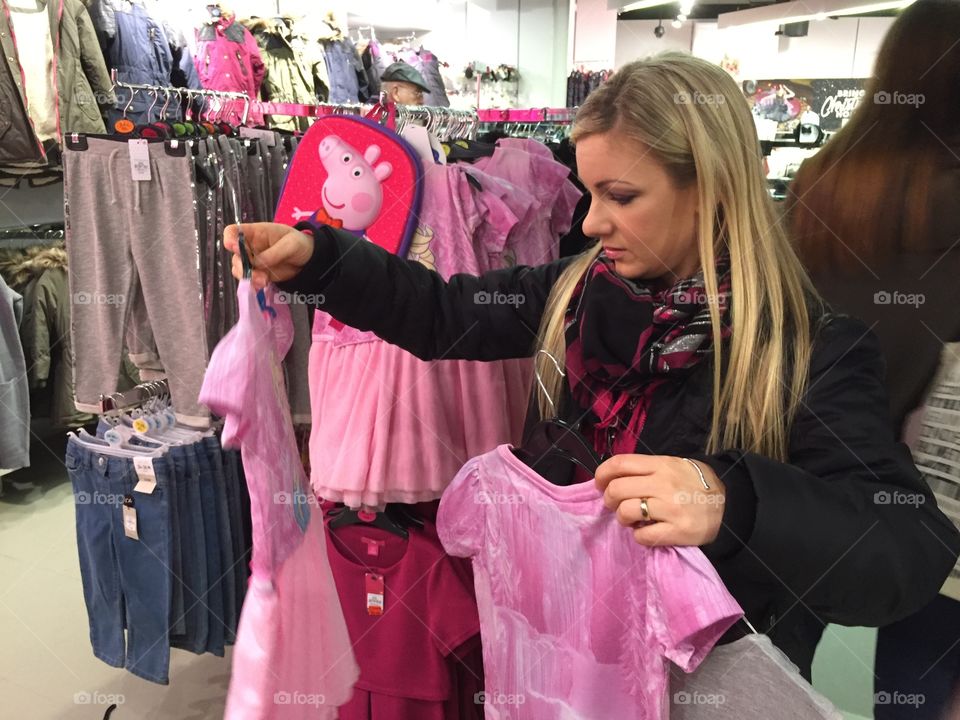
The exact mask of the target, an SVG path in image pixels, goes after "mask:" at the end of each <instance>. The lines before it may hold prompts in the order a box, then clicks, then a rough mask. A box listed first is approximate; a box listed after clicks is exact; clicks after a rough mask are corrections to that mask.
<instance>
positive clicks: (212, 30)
mask: <svg viewBox="0 0 960 720" xmlns="http://www.w3.org/2000/svg"><path fill="white" fill-rule="evenodd" d="M194 61H195V63H196V66H197V73H198V74H199V76H200V82H201V84H202V85H203V87H204V88H206V89H207V90H221V91H224V92H239V93H243V94H245V95H246V96H247V97H249V98H250V99H251V100H257V99H258V98H259V97H260V85H261V84H262V83H263V76H264V64H263V59H262V57H261V56H260V48H259V47H258V46H257V41H256V40H254V38H253V35H251V34H250V31H249V30H247V29H246V28H245V27H244V26H243V25H241V24H240V23H238V22H235V21H234V18H232V17H229V18H223V19H221V20H220V22H218V23H216V24H210V23H207V24H205V25H203V27H201V28H200V29H199V30H198V31H197V54H196V57H195V58H194ZM241 113H242V109H237V110H230V111H228V112H227V113H225V117H224V119H225V120H226V121H227V122H229V123H232V124H234V125H241V124H243V123H241V122H240V121H241V117H240V115H241ZM247 124H250V125H263V114H262V113H261V112H260V111H259V109H257V108H256V107H251V108H250V113H249V115H248V117H247Z"/></svg>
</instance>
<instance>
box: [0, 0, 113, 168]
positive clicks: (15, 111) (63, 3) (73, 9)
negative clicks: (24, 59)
mask: <svg viewBox="0 0 960 720" xmlns="http://www.w3.org/2000/svg"><path fill="white" fill-rule="evenodd" d="M47 12H48V14H49V17H50V37H51V39H52V41H53V51H54V56H55V58H56V67H57V69H56V78H55V79H54V82H55V87H56V95H57V104H58V107H57V111H58V113H59V118H60V131H61V133H67V132H81V133H102V132H104V124H103V118H102V117H101V115H100V113H101V108H107V107H109V106H110V105H112V104H113V102H114V100H115V97H114V94H113V90H112V87H113V86H112V83H111V82H110V75H109V73H108V72H107V67H106V65H105V64H104V62H103V55H102V54H101V52H100V46H99V45H98V44H97V36H96V32H95V31H94V27H93V23H92V22H91V20H90V15H89V14H88V13H87V8H86V7H85V5H84V3H83V2H81V0H47ZM11 25H12V23H11V20H10V11H9V8H8V7H7V3H6V1H5V0H0V48H2V50H3V57H4V58H5V62H0V163H14V162H36V161H41V160H44V159H45V152H44V151H43V148H42V146H41V144H40V141H39V139H38V138H37V136H36V133H35V132H34V130H33V126H32V124H31V122H30V120H29V116H28V115H27V110H26V108H27V100H26V90H25V85H24V83H26V82H30V78H25V77H24V76H23V73H22V70H21V67H20V62H19V60H18V59H17V58H18V55H17V42H18V40H17V39H16V38H15V37H14V34H13V32H11ZM19 42H29V39H27V40H24V39H23V38H20V39H19Z"/></svg>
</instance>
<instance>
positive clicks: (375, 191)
mask: <svg viewBox="0 0 960 720" xmlns="http://www.w3.org/2000/svg"><path fill="white" fill-rule="evenodd" d="M379 157H380V146H379V145H371V146H370V147H368V148H367V149H366V152H364V153H363V154H362V155H361V154H360V153H359V152H358V151H357V150H356V149H354V148H353V147H352V146H350V145H348V144H347V143H345V142H344V141H343V140H341V139H340V138H339V137H337V136H336V135H329V136H327V137H325V138H324V139H323V141H322V142H321V143H320V162H321V163H323V167H324V169H325V170H326V171H327V180H326V182H325V183H324V184H323V207H324V209H325V210H326V211H327V213H328V214H329V215H330V217H333V218H336V219H338V220H341V221H343V227H344V229H345V230H366V229H367V228H368V227H370V226H371V225H373V222H374V220H376V219H377V215H379V214H380V208H381V207H382V206H383V189H382V188H381V187H380V183H381V182H383V181H384V180H386V179H387V178H388V177H390V174H391V173H392V172H393V166H392V165H390V163H388V162H382V163H380V164H379V165H377V164H376V163H377V158H379Z"/></svg>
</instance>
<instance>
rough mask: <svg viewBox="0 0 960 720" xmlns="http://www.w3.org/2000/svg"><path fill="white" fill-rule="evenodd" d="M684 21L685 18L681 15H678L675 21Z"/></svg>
mask: <svg viewBox="0 0 960 720" xmlns="http://www.w3.org/2000/svg"><path fill="white" fill-rule="evenodd" d="M686 19H687V16H686V15H684V14H683V13H680V14H679V15H677V20H679V21H680V22H683V21H685V20H686Z"/></svg>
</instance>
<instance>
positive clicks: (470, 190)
mask: <svg viewBox="0 0 960 720" xmlns="http://www.w3.org/2000/svg"><path fill="white" fill-rule="evenodd" d="M471 173H473V171H472V169H470V168H469V167H463V166H457V165H433V166H429V167H426V168H425V169H424V178H423V188H424V195H423V204H422V206H421V209H420V212H419V213H418V216H417V218H418V227H417V231H416V233H415V235H414V239H413V243H412V245H411V249H410V258H411V259H416V260H418V261H420V262H421V263H422V264H424V265H426V266H427V267H429V268H431V269H433V270H436V271H437V272H439V273H440V274H441V275H442V276H443V277H444V278H449V277H451V276H452V275H454V274H456V273H472V274H479V273H480V272H483V271H484V270H487V269H490V259H491V258H496V257H498V256H499V255H500V254H502V251H503V248H504V245H505V243H506V241H507V238H508V236H509V234H510V232H511V230H512V229H513V227H514V226H516V225H517V223H518V221H519V218H517V216H516V215H515V214H514V213H513V212H512V211H511V209H510V207H509V206H508V205H507V204H506V203H505V202H504V201H502V200H501V199H500V197H499V195H498V193H496V192H485V191H483V190H478V189H477V186H476V184H475V182H471V180H470V178H469V175H470V174H471ZM473 174H475V175H478V176H480V177H482V174H481V173H473ZM485 182H486V181H485V180H482V179H481V180H480V182H479V184H480V187H481V188H482V187H483V186H484V183H485ZM494 182H495V181H490V183H488V184H489V185H493V184H494ZM554 244H556V239H554ZM537 246H538V247H539V245H537ZM554 252H555V251H554ZM488 300H489V301H490V302H507V301H508V300H509V298H506V297H504V298H499V297H497V298H493V297H491V298H489V299H488ZM531 372H532V370H531V363H530V361H529V360H527V359H517V360H505V361H498V362H490V363H477V362H465V361H448V362H440V363H427V362H424V361H422V360H419V359H417V358H416V357H414V356H413V355H411V354H409V353H407V352H406V351H404V350H401V349H400V348H398V347H395V346H393V345H390V344H388V343H385V342H383V341H381V340H379V339H378V338H377V337H376V336H374V335H373V334H371V333H366V332H362V331H359V330H355V329H353V328H350V327H339V326H337V325H336V324H331V318H330V316H329V315H327V314H326V313H323V312H318V313H317V314H316V315H315V317H314V323H313V346H312V347H311V349H310V397H311V405H312V409H313V410H312V412H313V433H312V434H311V437H310V464H311V467H312V468H313V473H312V478H311V480H312V483H313V487H314V490H315V492H316V493H317V495H318V496H320V497H323V498H325V499H329V500H336V501H338V502H344V503H346V504H347V505H349V506H350V507H360V506H361V505H368V506H371V507H376V506H380V505H382V504H384V503H388V502H402V503H415V502H422V501H426V500H434V499H436V498H438V497H439V496H440V494H441V493H442V492H443V489H444V488H445V487H446V486H447V484H448V483H449V482H450V480H451V479H452V478H453V477H454V475H455V474H456V472H457V470H458V469H459V468H460V467H461V466H462V465H463V463H464V462H465V461H466V460H467V459H468V458H470V457H473V456H475V455H478V454H481V453H484V452H487V451H489V450H491V449H492V448H494V447H496V446H497V445H499V444H500V443H503V442H518V441H519V439H520V436H521V434H522V431H523V418H524V415H525V413H526V409H527V398H528V397H529V387H530V381H531ZM343 388H351V392H350V393H349V394H348V395H345V394H344V393H343ZM397 428H404V430H401V431H398V430H397Z"/></svg>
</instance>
